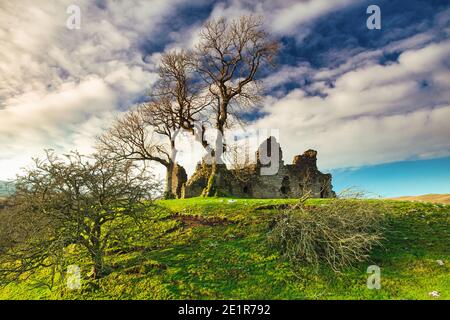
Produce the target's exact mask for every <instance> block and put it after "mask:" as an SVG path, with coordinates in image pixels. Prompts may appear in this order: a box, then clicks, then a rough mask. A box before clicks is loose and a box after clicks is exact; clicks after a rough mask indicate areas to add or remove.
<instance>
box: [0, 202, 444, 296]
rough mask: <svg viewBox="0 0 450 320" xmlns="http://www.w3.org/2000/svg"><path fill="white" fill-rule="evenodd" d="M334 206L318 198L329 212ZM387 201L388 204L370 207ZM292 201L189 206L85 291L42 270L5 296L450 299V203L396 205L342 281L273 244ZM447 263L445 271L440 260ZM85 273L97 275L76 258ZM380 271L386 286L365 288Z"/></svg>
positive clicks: (112, 260)
mask: <svg viewBox="0 0 450 320" xmlns="http://www.w3.org/2000/svg"><path fill="white" fill-rule="evenodd" d="M326 201H328V200H327V199H317V200H314V199H313V200H310V201H309V203H308V204H309V205H321V204H324V203H326ZM366 201H381V200H366ZM293 202H294V200H257V199H254V200H244V199H224V198H213V199H200V198H194V199H186V200H166V201H160V202H159V204H160V205H161V206H163V207H164V208H167V209H168V211H167V212H164V213H161V214H160V215H159V216H158V217H157V218H155V220H154V221H153V222H152V223H151V224H150V225H149V226H148V239H147V240H146V242H139V243H138V242H136V243H132V244H131V245H130V246H129V248H128V249H127V250H111V251H110V252H109V254H108V256H107V262H108V264H109V265H111V266H112V267H111V270H110V273H109V274H108V275H107V276H106V277H105V278H103V279H101V280H99V281H97V282H96V283H92V282H88V281H83V280H82V281H83V282H82V283H83V289H82V290H73V291H69V290H68V289H66V287H65V286H60V287H58V286H57V287H55V288H53V290H49V289H48V287H46V286H45V285H43V284H42V283H41V280H42V278H43V277H44V276H45V273H44V271H39V272H38V273H37V274H36V275H34V276H33V277H31V278H29V279H28V280H27V281H26V282H23V283H21V284H11V285H8V286H7V287H5V288H2V289H0V298H1V299H43V298H47V299H73V298H75V299H430V296H429V293H430V292H432V291H439V292H440V297H439V298H438V299H450V233H449V230H450V206H446V205H442V204H431V203H416V202H401V201H390V202H389V203H391V204H392V209H391V211H390V212H389V213H388V214H387V228H386V233H385V236H386V240H385V241H384V247H383V248H377V249H376V250H375V251H374V252H373V254H372V256H371V259H370V261H367V262H364V263H360V264H358V265H356V266H355V267H354V268H350V269H346V270H344V271H343V272H342V273H339V274H336V273H334V272H333V271H331V270H330V269H329V268H328V267H323V268H321V269H320V270H318V271H317V272H316V271H314V270H313V269H311V268H310V267H305V266H302V267H294V266H293V265H291V264H290V263H289V262H287V261H285V260H283V259H281V258H280V256H279V254H278V253H277V251H276V250H274V249H271V248H269V247H268V246H267V244H266V235H267V230H268V227H269V224H270V221H271V219H272V218H273V216H274V214H275V213H276V209H275V208H274V206H273V205H279V204H284V203H293ZM437 260H443V261H444V265H443V266H441V265H439V264H438V263H437V262H436V261H437ZM76 263H77V264H79V265H80V267H81V270H82V274H83V276H85V275H86V273H88V272H89V268H88V266H87V265H86V264H85V263H84V262H83V261H77V262H76ZM371 264H376V265H378V266H380V267H381V289H380V290H370V289H368V288H367V286H366V281H367V277H368V274H367V273H366V271H367V267H368V266H369V265H371Z"/></svg>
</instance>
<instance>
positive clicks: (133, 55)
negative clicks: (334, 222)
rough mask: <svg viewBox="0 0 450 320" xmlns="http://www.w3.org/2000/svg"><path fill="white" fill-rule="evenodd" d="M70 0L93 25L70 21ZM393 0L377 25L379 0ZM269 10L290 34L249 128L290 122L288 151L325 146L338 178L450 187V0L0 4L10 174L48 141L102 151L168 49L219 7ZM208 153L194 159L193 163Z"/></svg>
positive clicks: (184, 42) (0, 130) (1, 128)
mask: <svg viewBox="0 0 450 320" xmlns="http://www.w3.org/2000/svg"><path fill="white" fill-rule="evenodd" d="M70 4H76V5H79V6H80V8H81V14H82V19H81V22H82V24H81V29H80V30H68V29H67V28H66V26H65V24H66V19H67V13H66V9H67V7H68V6H69V5H70ZM370 4H376V5H378V6H379V7H380V8H381V17H382V22H381V23H382V29H381V30H368V29H367V27H366V19H367V17H368V15H367V14H366V9H367V7H368V6H369V5H370ZM250 13H253V14H258V15H262V16H264V17H265V22H266V29H267V31H269V32H270V33H271V34H272V35H273V37H275V38H277V39H279V40H280V41H281V43H282V48H281V51H280V55H279V57H278V64H277V67H276V68H275V69H266V70H261V72H260V74H259V77H260V79H261V80H263V83H264V88H265V99H264V100H263V101H262V103H261V105H259V106H258V107H259V108H258V110H256V111H252V112H249V113H247V114H246V115H245V116H246V118H247V119H248V120H249V121H250V123H249V125H248V128H249V129H255V130H256V129H278V130H279V138H280V141H281V144H282V147H283V150H284V155H285V162H290V160H291V159H292V157H293V156H294V155H295V154H298V153H302V152H303V151H304V150H306V149H309V148H313V149H316V150H317V151H318V164H319V168H320V169H321V170H322V171H326V172H332V173H333V175H334V185H335V186H336V189H337V190H340V189H342V188H344V187H346V186H352V185H358V186H360V187H361V188H363V189H365V190H367V191H371V192H375V193H379V194H382V195H385V196H392V195H409V194H420V193H431V192H433V193H437V192H439V193H450V186H449V183H448V181H449V172H450V160H449V159H450V139H449V137H450V126H449V125H448V123H449V120H450V77H449V74H450V41H449V38H450V37H449V35H450V2H449V1H442V0H439V1H438V0H409V1H406V0H379V1H361V0H335V1H328V0H314V1H309V0H304V1H300V0H283V1H281V0H280V1H269V0H263V1H252V0H224V1H207V0H190V1H188V0H150V1H144V0H133V1H108V0H97V1H89V0H79V1H72V0H58V1H31V0H18V1H10V2H7V3H2V4H1V5H0V46H1V47H2V50H1V51H0V179H8V178H12V177H14V175H15V174H16V173H18V172H19V171H20V168H21V167H23V166H26V165H27V164H28V163H29V162H30V158H31V157H32V156H36V155H39V154H42V150H43V149H45V148H53V149H56V150H57V151H58V152H67V151H68V150H72V149H77V150H80V151H81V152H85V153H87V152H90V151H92V145H93V142H94V138H95V136H96V135H97V134H99V133H101V132H102V130H104V128H106V127H107V126H108V124H109V123H110V122H111V120H112V118H113V116H114V115H115V114H116V113H118V112H123V111H125V110H126V109H127V108H129V107H130V106H131V105H133V104H135V103H137V102H139V101H143V100H145V96H146V93H147V92H148V91H149V90H151V87H152V84H153V83H154V81H155V79H156V77H157V69H156V68H157V64H158V61H159V58H160V56H161V53H163V52H165V51H167V50H171V49H174V48H191V47H193V46H194V45H195V42H196V39H197V34H198V31H199V29H200V27H201V25H202V24H203V23H204V22H205V21H206V20H207V19H209V18H217V17H222V16H224V17H227V18H229V19H232V18H234V17H238V16H240V15H242V14H250ZM196 160H197V159H196V158H195V157H194V156H192V155H190V156H189V157H186V159H181V160H180V161H181V162H182V164H183V165H184V166H185V167H186V168H187V169H188V172H189V173H192V171H193V168H194V166H195V162H196Z"/></svg>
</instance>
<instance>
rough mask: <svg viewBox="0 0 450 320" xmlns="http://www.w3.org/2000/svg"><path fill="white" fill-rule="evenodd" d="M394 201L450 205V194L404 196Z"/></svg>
mask: <svg viewBox="0 0 450 320" xmlns="http://www.w3.org/2000/svg"><path fill="white" fill-rule="evenodd" d="M392 199H393V200H401V201H420V202H433V203H445V204H450V194H424V195H421V196H404V197H398V198H392Z"/></svg>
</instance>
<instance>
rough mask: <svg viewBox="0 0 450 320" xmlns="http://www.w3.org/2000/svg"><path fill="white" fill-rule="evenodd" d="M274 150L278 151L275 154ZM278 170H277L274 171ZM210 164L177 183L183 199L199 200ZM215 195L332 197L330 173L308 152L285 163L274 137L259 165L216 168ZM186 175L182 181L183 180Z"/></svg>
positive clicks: (260, 152) (259, 155)
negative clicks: (320, 169) (197, 198)
mask: <svg viewBox="0 0 450 320" xmlns="http://www.w3.org/2000/svg"><path fill="white" fill-rule="evenodd" d="M272 150H278V153H277V152H272ZM273 168H275V169H276V170H274V171H272V172H271V170H272V169H273ZM210 172H211V165H208V164H206V163H205V162H202V163H199V164H198V165H197V168H196V171H195V173H194V174H193V175H192V177H190V178H189V180H187V181H186V182H185V181H180V180H178V181H177V182H176V183H175V184H174V187H175V186H178V187H177V188H180V187H179V186H180V185H183V187H182V194H181V195H180V196H181V197H185V198H190V197H197V196H200V195H201V194H202V191H203V189H204V188H205V187H206V185H207V183H208V177H209V174H210ZM216 172H217V174H216V179H215V180H214V185H213V192H214V191H215V192H216V194H217V195H218V196H230V197H242V198H299V197H301V196H302V195H304V194H305V193H309V194H310V196H311V197H313V198H333V197H335V196H336V195H335V193H334V191H333V186H332V185H331V179H332V177H331V174H324V173H322V172H320V171H319V170H318V169H317V152H316V151H314V150H307V151H306V152H304V153H303V154H302V155H297V156H295V157H294V160H293V163H292V164H286V165H285V164H284V161H283V154H282V150H281V147H280V145H279V143H278V142H277V141H276V139H275V138H274V137H270V138H268V139H267V140H266V141H264V142H263V143H262V144H261V145H260V147H259V148H258V151H257V152H256V163H255V164H252V165H249V166H246V167H245V168H242V169H234V170H233V169H228V168H227V167H226V165H224V164H219V165H217V170H216ZM183 178H184V179H186V178H185V176H183V177H182V178H181V180H184V179H183Z"/></svg>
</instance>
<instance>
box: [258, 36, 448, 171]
mask: <svg viewBox="0 0 450 320" xmlns="http://www.w3.org/2000/svg"><path fill="white" fill-rule="evenodd" d="M449 56H450V42H448V41H447V42H441V43H432V44H429V45H428V46H426V47H423V48H421V49H415V50H409V51H406V52H404V53H403V54H401V55H400V57H399V59H398V62H397V63H392V64H388V65H384V66H382V65H378V64H376V63H375V62H374V61H373V62H372V63H371V64H369V65H364V66H363V67H361V68H357V69H355V70H352V71H348V72H344V73H343V74H340V73H334V72H333V70H322V71H321V73H322V74H324V73H328V74H338V76H336V81H335V85H334V87H327V86H322V87H321V91H322V93H323V94H325V97H323V98H322V97H318V96H308V95H306V94H305V90H307V89H308V88H303V89H295V90H292V91H291V92H289V94H287V95H285V96H283V97H281V98H275V97H271V98H270V99H268V101H267V103H266V105H265V108H264V111H266V112H268V113H269V115H268V116H266V117H264V118H262V119H260V120H258V121H257V122H256V123H255V124H254V126H255V127H259V128H280V129H281V141H282V145H284V150H285V155H286V156H285V161H287V162H288V161H290V160H291V159H292V157H293V156H294V155H295V154H297V153H301V152H303V151H304V150H306V149H308V148H315V149H317V150H319V163H320V165H321V166H322V167H323V168H328V169H331V168H339V167H353V166H362V165H373V164H379V163H385V162H391V161H399V160H405V159H412V158H433V157H438V156H446V155H450V140H449V139H448V137H450V126H448V125H447V122H448V120H449V119H450V86H449V81H448V76H447V77H445V75H448V74H449V72H450V70H449V68H450V65H449V63H448V62H449V61H448V57H449ZM308 73H313V70H309V71H308ZM424 83H426V86H424ZM287 124H289V125H287Z"/></svg>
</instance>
